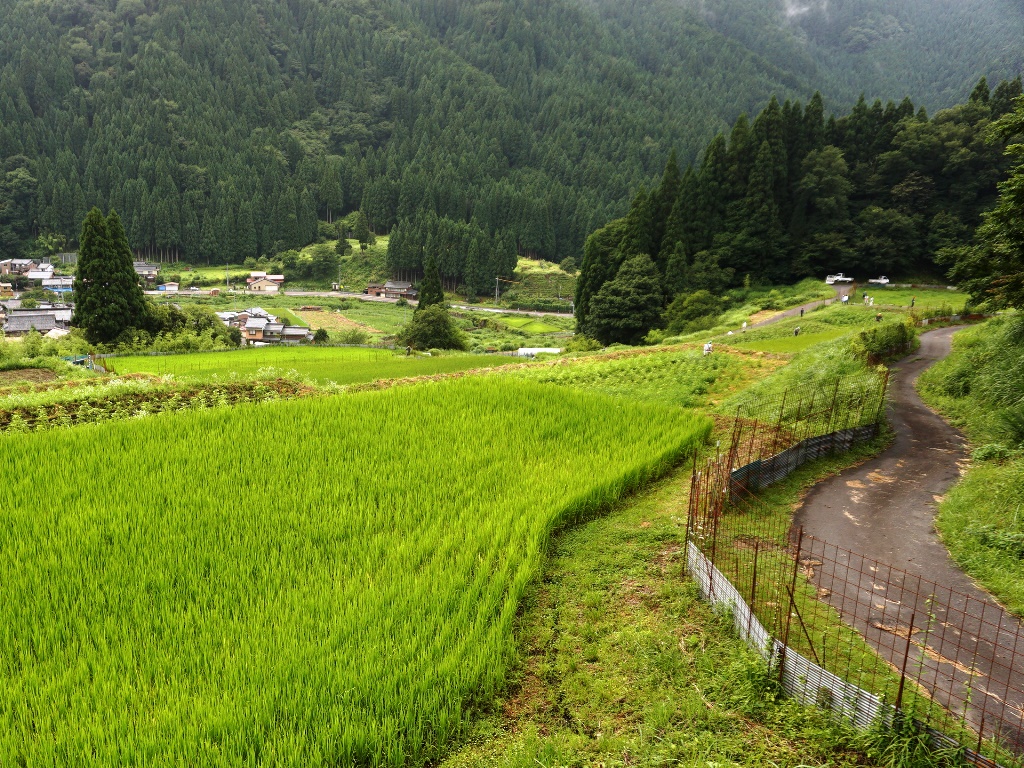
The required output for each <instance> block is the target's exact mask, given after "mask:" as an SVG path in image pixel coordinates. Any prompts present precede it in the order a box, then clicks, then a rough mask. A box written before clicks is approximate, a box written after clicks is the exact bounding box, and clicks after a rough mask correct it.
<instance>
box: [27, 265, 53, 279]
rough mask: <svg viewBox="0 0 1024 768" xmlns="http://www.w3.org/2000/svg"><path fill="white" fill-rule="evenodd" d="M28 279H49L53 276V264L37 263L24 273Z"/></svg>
mask: <svg viewBox="0 0 1024 768" xmlns="http://www.w3.org/2000/svg"><path fill="white" fill-rule="evenodd" d="M25 277H26V278H28V279H29V280H49V279H50V278H51V277H53V264H37V265H36V266H35V267H33V268H32V269H30V270H29V271H28V272H26V273H25Z"/></svg>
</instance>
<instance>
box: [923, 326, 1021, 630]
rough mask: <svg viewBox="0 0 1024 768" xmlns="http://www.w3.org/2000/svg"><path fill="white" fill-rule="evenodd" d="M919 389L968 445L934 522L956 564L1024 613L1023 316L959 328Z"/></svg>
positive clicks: (1012, 609)
mask: <svg viewBox="0 0 1024 768" xmlns="http://www.w3.org/2000/svg"><path fill="white" fill-rule="evenodd" d="M918 389H919V391H920V393H921V396H922V397H923V398H924V399H925V400H926V402H928V403H929V405H931V406H933V407H934V408H936V409H937V410H938V411H939V412H941V413H942V414H943V415H944V416H946V418H948V419H949V420H950V421H951V422H952V423H953V424H954V425H956V426H958V427H960V428H961V429H963V430H964V432H965V433H966V435H967V437H968V439H969V440H970V442H971V444H972V446H973V447H974V451H973V453H972V461H971V465H970V468H969V470H968V472H967V474H966V475H965V476H964V477H963V479H962V480H961V481H960V483H959V484H957V485H956V486H955V487H954V488H953V489H952V490H951V491H949V493H947V494H946V497H945V499H944V500H943V501H942V503H941V504H940V506H939V514H938V517H937V518H936V527H937V528H938V530H939V533H940V534H941V536H942V539H943V541H944V542H945V544H946V546H947V547H948V548H949V551H950V554H952V555H953V558H954V559H955V560H956V561H957V562H958V563H959V564H960V565H961V567H963V569H964V570H965V571H967V573H969V574H970V575H971V576H972V577H974V578H975V579H977V580H978V581H979V582H980V583H981V584H982V585H983V586H984V587H985V588H986V589H988V590H989V591H991V592H992V593H993V594H994V595H995V596H996V597H997V598H998V599H999V600H1000V601H1001V602H1002V603H1003V605H1005V606H1006V607H1007V608H1009V609H1010V610H1011V611H1013V612H1015V613H1017V614H1018V615H1021V616H1024V318H1022V317H1021V316H1020V315H1010V316H1006V317H1000V318H995V319H992V320H989V321H987V322H986V323H983V324H981V325H977V326H974V327H972V328H968V329H966V330H963V331H960V332H958V333H957V334H956V335H955V336H954V337H953V352H952V354H951V355H950V356H949V357H948V358H946V359H945V360H943V361H942V362H940V363H938V364H936V365H935V366H933V367H932V368H930V369H929V370H927V371H925V372H924V373H923V374H922V375H921V378H920V379H919V384H918Z"/></svg>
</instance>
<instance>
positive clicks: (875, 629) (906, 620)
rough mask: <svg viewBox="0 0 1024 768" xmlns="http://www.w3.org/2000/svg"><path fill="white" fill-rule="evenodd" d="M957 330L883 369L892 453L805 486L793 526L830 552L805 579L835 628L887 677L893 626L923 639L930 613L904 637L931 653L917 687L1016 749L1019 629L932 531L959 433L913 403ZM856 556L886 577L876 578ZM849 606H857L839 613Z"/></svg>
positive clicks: (1021, 681)
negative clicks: (845, 628) (877, 658)
mask: <svg viewBox="0 0 1024 768" xmlns="http://www.w3.org/2000/svg"><path fill="white" fill-rule="evenodd" d="M956 330H957V328H941V329H938V330H935V331H929V332H928V333H925V334H923V335H922V336H921V347H920V349H919V350H918V351H917V352H915V353H914V354H911V355H909V356H908V357H906V358H904V360H902V361H901V362H900V363H898V364H897V365H895V366H893V369H892V377H891V379H890V390H889V392H890V404H889V413H888V415H889V420H890V423H891V425H892V428H893V430H894V431H895V434H896V436H895V440H894V442H893V445H892V446H891V447H890V448H889V449H888V450H886V451H884V452H883V453H882V454H881V455H879V456H878V457H876V458H874V459H872V460H870V461H868V462H866V463H864V464H862V465H860V466H858V467H853V468H851V469H848V470H846V471H845V472H842V473H840V474H839V475H837V476H835V477H833V478H830V479H828V480H825V481H823V482H821V483H819V484H818V485H816V486H815V487H814V488H813V489H812V490H811V491H810V492H809V493H808V494H807V496H806V497H805V499H804V501H803V503H802V505H801V506H800V508H799V510H798V511H797V513H796V517H795V525H796V526H802V527H803V530H804V534H805V535H809V536H812V537H813V538H814V539H817V540H819V541H824V542H828V543H829V544H830V545H838V548H827V547H826V548H823V552H828V553H830V554H829V555H828V556H826V557H822V558H821V560H822V561H824V562H823V563H821V564H818V563H817V562H816V563H815V565H814V568H815V577H814V580H815V582H816V583H817V584H818V585H819V586H820V587H822V588H823V589H831V594H830V595H829V596H828V597H826V598H825V599H826V600H827V601H828V602H829V603H831V604H832V605H833V606H835V607H836V608H837V609H840V610H843V609H845V610H843V615H844V619H845V620H846V621H847V622H848V623H850V624H851V625H852V626H854V627H855V628H856V629H857V630H858V631H860V633H861V634H862V635H863V636H864V637H865V638H866V639H867V640H868V641H869V642H871V643H872V644H873V645H874V646H875V648H876V649H877V650H878V651H879V653H881V655H883V656H884V657H886V658H887V659H888V661H889V662H890V663H892V664H894V665H895V666H896V667H897V668H899V666H900V664H901V663H902V661H903V657H904V655H905V653H906V651H905V649H906V644H905V642H903V641H900V642H894V638H893V637H892V634H893V628H894V627H895V628H897V630H898V629H899V628H903V632H904V634H903V635H902V636H903V637H905V636H906V628H907V627H908V626H909V625H910V623H911V618H912V617H914V619H915V621H914V626H915V627H917V628H919V629H924V628H925V626H924V625H925V624H926V623H927V617H928V616H929V613H932V614H934V621H933V624H934V627H935V629H933V630H932V631H931V632H930V633H922V634H918V633H917V631H915V635H914V639H915V641H917V642H921V641H922V640H923V641H924V642H926V643H927V645H928V648H929V649H930V651H931V653H926V654H925V655H926V656H927V659H926V662H925V666H926V668H927V670H926V674H925V675H924V677H923V683H924V684H925V685H926V687H928V688H929V689H930V692H931V695H932V696H933V697H934V698H935V699H936V700H939V701H941V702H942V703H943V704H945V705H946V706H947V707H949V708H951V709H952V710H954V711H959V712H962V711H964V707H965V706H967V707H968V709H967V718H968V720H969V721H970V722H971V723H972V724H973V725H974V727H975V728H977V727H978V726H979V723H980V720H981V717H982V711H983V710H984V713H985V714H984V716H985V718H986V726H985V731H986V734H987V735H988V734H990V733H993V732H994V731H995V729H996V727H997V726H998V727H999V728H1000V731H1001V738H1002V739H1004V740H1005V741H1006V742H1007V743H1008V744H1010V745H1013V746H1014V748H1016V749H1018V750H1024V709H1022V707H1024V630H1022V628H1021V625H1020V622H1018V621H1017V620H1016V619H1014V618H1013V617H1011V616H1009V614H1005V613H1003V612H1002V611H1001V610H1000V609H999V607H998V605H997V604H996V603H995V601H994V600H993V599H992V598H991V597H990V596H989V595H988V594H987V593H985V592H984V591H982V590H981V589H979V588H978V587H977V586H976V585H975V584H974V583H973V582H972V581H971V579H970V578H968V576H967V575H966V574H964V573H963V571H961V570H960V569H959V568H958V567H957V565H956V564H955V563H954V562H953V561H952V559H951V558H950V556H949V553H948V552H947V551H946V548H945V547H944V546H943V544H942V542H941V541H940V539H939V537H938V535H937V533H936V531H935V525H934V518H935V512H936V506H937V504H938V502H939V501H941V499H942V495H943V494H944V493H946V491H947V490H948V489H949V488H950V487H951V486H952V485H953V484H954V483H955V482H956V481H957V479H958V478H959V477H960V473H961V467H962V466H963V463H964V462H965V461H966V459H967V455H966V446H965V443H964V439H963V437H962V436H961V435H960V433H959V432H957V431H956V430H955V429H953V428H952V427H951V426H949V425H948V424H947V423H946V422H945V421H943V420H942V419H941V418H940V417H939V416H937V415H936V414H935V413H934V412H932V411H931V410H930V409H929V408H928V407H927V406H926V405H925V404H924V402H922V400H921V398H920V397H919V396H918V394H917V392H916V391H915V389H914V382H915V380H916V379H917V377H918V375H919V374H920V373H921V372H922V371H923V370H924V369H926V368H928V367H929V366H930V365H932V364H933V363H934V362H936V361H937V360H941V359H942V358H943V357H945V356H946V355H947V354H949V351H950V346H951V337H952V335H953V333H954V332H955V331H956ZM812 546H814V545H812ZM840 548H841V549H840ZM852 553H857V555H853V554H852ZM833 554H834V557H833ZM858 556H863V557H864V558H869V559H871V560H875V561H880V562H881V563H885V564H886V565H887V566H892V570H891V571H889V569H881V568H880V569H878V570H875V569H874V567H872V564H865V563H864V562H862V561H861V560H860V558H859V557H858ZM897 569H898V570H897ZM882 570H884V571H885V573H884V574H883V573H879V571H882ZM932 594H934V595H935V599H934V602H933V603H929V597H930V595H932ZM850 605H857V606H860V607H861V608H860V610H856V611H853V615H850V608H849V606H850ZM938 606H945V607H944V608H939V607H938ZM960 630H963V631H960ZM1014 649H1016V653H1014ZM918 655H920V652H918ZM972 669H974V670H975V678H974V681H973V682H971V681H970V678H971V670H972ZM993 718H995V719H997V721H998V722H995V723H994V722H993Z"/></svg>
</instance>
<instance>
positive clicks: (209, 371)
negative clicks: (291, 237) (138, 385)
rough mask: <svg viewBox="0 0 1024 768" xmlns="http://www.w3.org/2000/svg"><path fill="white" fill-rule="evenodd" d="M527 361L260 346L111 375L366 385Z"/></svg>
mask: <svg viewBox="0 0 1024 768" xmlns="http://www.w3.org/2000/svg"><path fill="white" fill-rule="evenodd" d="M516 362H522V360H520V359H517V358H514V357H505V356H500V355H442V356H438V357H418V356H414V357H406V356H405V355H404V354H402V353H398V354H396V353H395V352H392V351H390V350H387V349H369V348H361V347H256V348H253V349H240V350H238V351H231V352H197V353H193V354H185V355H139V356H132V357H115V358H108V359H107V360H106V362H105V364H106V365H107V367H108V370H110V371H112V372H114V373H117V374H119V375H123V374H126V373H155V374H161V375H162V374H173V375H175V376H186V377H190V378H198V379H212V378H214V377H220V378H226V377H230V376H232V375H235V376H252V375H254V374H257V373H259V372H260V371H264V370H266V369H268V368H273V369H275V370H276V371H277V372H278V373H282V374H283V373H288V372H290V371H295V372H296V373H297V374H298V375H300V376H302V377H304V378H308V379H312V380H313V381H316V382H319V383H327V382H334V383H336V384H361V383H363V382H369V381H376V380H378V379H397V378H408V377H411V376H426V375H431V374H436V373H455V372H457V371H466V370H469V369H471V368H490V367H493V366H498V365H508V364H509V363H516Z"/></svg>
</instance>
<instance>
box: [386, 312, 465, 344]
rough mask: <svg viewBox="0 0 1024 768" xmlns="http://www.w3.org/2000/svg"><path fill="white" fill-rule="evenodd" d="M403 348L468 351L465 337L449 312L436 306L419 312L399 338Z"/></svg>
mask: <svg viewBox="0 0 1024 768" xmlns="http://www.w3.org/2000/svg"><path fill="white" fill-rule="evenodd" d="M397 341H398V343H399V344H400V345H402V346H410V347H412V348H413V349H419V350H424V349H432V348H437V349H462V350H464V349H467V348H468V346H469V345H468V343H467V342H466V338H465V336H464V335H463V334H462V332H461V331H459V329H458V328H456V327H455V323H453V322H452V318H451V316H450V315H449V314H448V310H447V309H445V308H444V306H443V305H441V304H434V305H432V306H429V307H427V308H426V309H421V310H419V311H418V312H417V313H416V314H415V315H413V318H412V320H411V321H410V322H409V324H408V325H407V326H406V327H405V328H403V329H402V331H401V333H399V334H398V336H397Z"/></svg>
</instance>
